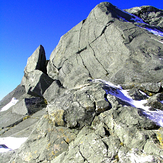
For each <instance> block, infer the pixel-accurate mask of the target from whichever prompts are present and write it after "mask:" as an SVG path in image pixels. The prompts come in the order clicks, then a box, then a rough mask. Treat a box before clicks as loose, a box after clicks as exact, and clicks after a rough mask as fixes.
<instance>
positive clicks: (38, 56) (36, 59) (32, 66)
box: [24, 45, 46, 74]
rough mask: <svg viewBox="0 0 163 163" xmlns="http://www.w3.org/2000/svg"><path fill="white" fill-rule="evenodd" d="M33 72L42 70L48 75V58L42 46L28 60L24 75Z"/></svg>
mask: <svg viewBox="0 0 163 163" xmlns="http://www.w3.org/2000/svg"><path fill="white" fill-rule="evenodd" d="M33 70H40V71H42V72H44V73H46V56H45V50H44V48H43V46H42V45H40V46H39V47H38V48H37V49H36V50H35V51H34V53H33V54H32V55H31V56H30V57H29V58H28V61H27V65H26V67H25V69H24V73H25V74H26V73H29V72H31V71H33Z"/></svg>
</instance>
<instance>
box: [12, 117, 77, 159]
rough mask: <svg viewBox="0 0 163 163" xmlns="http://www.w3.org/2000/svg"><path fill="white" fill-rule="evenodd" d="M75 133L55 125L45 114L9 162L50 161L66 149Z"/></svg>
mask: <svg viewBox="0 0 163 163" xmlns="http://www.w3.org/2000/svg"><path fill="white" fill-rule="evenodd" d="M77 133H78V131H75V130H74V131H71V130H70V129H68V128H64V127H55V126H54V125H53V123H52V122H51V121H50V119H49V118H48V115H47V114H45V115H44V116H43V117H42V118H41V119H40V121H39V122H38V124H37V125H36V126H35V127H34V130H33V132H32V133H31V135H30V136H29V139H28V140H27V141H26V142H25V143H24V144H23V145H22V146H21V148H20V149H19V150H18V151H17V154H16V155H14V156H13V157H12V158H11V162H12V161H15V162H39V161H45V162H48V161H51V160H52V159H54V158H55V157H56V156H58V155H59V154H61V153H62V152H64V151H66V150H67V148H68V145H69V143H70V142H71V141H72V140H73V139H75V137H76V134H77Z"/></svg>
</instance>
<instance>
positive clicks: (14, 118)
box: [0, 2, 163, 163]
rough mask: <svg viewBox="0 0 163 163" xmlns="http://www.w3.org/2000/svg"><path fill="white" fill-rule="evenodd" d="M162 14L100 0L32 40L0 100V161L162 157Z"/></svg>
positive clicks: (141, 162) (140, 162)
mask: <svg viewBox="0 0 163 163" xmlns="http://www.w3.org/2000/svg"><path fill="white" fill-rule="evenodd" d="M162 15H163V11H162V10H159V9H156V8H154V7H151V6H142V7H136V8H132V9H127V10H125V11H122V10H119V9H118V8H117V7H115V6H113V5H112V4H110V3H108V2H104V3H100V4H99V5H97V6H96V7H95V8H94V9H93V10H92V11H91V12H90V14H89V15H88V17H87V18H86V19H85V20H83V21H81V22H80V23H79V24H77V25H76V26H75V27H74V28H72V29H71V30H70V31H68V32H67V33H66V34H65V35H64V36H62V37H61V39H60V41H59V43H58V45H57V46H56V48H55V49H54V51H53V52H52V54H51V56H50V60H49V61H46V56H45V50H44V48H43V46H42V45H40V46H39V47H38V48H37V49H36V50H35V52H34V53H33V54H32V55H31V57H29V59H28V61H27V65H26V67H25V69H24V76H23V78H22V81H21V84H20V85H19V86H18V87H17V88H15V90H13V91H12V92H11V93H9V94H8V95H7V96H6V97H4V98H3V99H2V100H1V101H0V152H1V153H0V162H2V163H6V162H10V163H13V162H15V163H22V162H29V163H35V162H44V163H45V162H46V163H47V162H49V163H72V162H75V163H77V162H80V163H88V162H89V163H99V162H100V163H102V162H103V163H110V162H112V163H113V162H114V163H115V162H121V163H122V162H126V163H128V162H136V163H145V162H152V163H153V162H163V118H162V117H163V88H162V87H163V81H162V79H163V75H162V74H163V66H162V65H163V37H162V36H163V29H162V27H163V26H162ZM17 141H18V142H19V144H18V143H17Z"/></svg>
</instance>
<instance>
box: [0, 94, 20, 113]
mask: <svg viewBox="0 0 163 163" xmlns="http://www.w3.org/2000/svg"><path fill="white" fill-rule="evenodd" d="M18 101H19V100H17V99H16V98H15V97H13V98H12V99H11V101H10V102H9V103H8V104H7V105H5V106H4V107H3V108H1V110H0V112H2V111H6V110H8V109H9V108H10V107H11V106H13V105H15V104H16V103H17V102H18Z"/></svg>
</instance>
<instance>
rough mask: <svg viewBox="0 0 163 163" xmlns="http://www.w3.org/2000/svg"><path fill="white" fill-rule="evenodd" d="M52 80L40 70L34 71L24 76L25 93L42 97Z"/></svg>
mask: <svg viewBox="0 0 163 163" xmlns="http://www.w3.org/2000/svg"><path fill="white" fill-rule="evenodd" d="M52 82H53V79H51V78H50V77H49V76H47V75H46V74H45V73H43V72H42V71H40V70H34V71H32V72H30V73H28V74H26V75H25V76H24V85H25V89H26V93H27V94H30V95H34V96H41V97H42V96H43V94H44V92H45V90H46V89H47V88H48V87H49V86H50V85H51V83H52Z"/></svg>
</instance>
